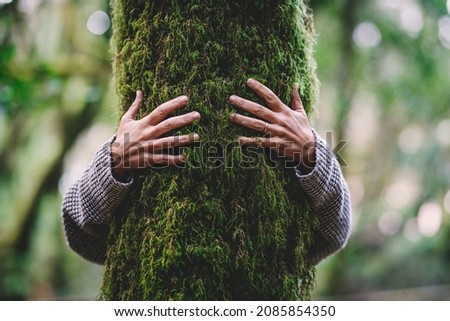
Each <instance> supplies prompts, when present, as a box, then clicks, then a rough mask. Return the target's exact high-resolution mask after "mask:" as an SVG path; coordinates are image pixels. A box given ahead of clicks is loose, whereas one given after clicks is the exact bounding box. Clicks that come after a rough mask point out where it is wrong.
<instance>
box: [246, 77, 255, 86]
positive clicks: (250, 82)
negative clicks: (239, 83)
mask: <svg viewBox="0 0 450 321" xmlns="http://www.w3.org/2000/svg"><path fill="white" fill-rule="evenodd" d="M254 83H255V80H254V79H253V78H249V79H248V80H247V85H249V86H251V85H253V84H254Z"/></svg>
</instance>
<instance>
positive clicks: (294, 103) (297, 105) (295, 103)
mask: <svg viewBox="0 0 450 321" xmlns="http://www.w3.org/2000/svg"><path fill="white" fill-rule="evenodd" d="M291 108H292V109H293V110H296V111H301V110H303V103H302V100H301V99H300V95H299V93H298V84H297V83H295V84H294V88H293V90H292V96H291Z"/></svg>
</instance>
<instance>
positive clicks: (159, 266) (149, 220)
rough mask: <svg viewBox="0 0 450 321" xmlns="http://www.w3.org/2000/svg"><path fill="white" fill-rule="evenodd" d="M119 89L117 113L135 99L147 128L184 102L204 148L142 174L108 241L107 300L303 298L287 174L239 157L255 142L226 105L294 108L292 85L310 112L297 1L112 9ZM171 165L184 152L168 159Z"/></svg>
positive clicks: (305, 242) (121, 2)
mask: <svg viewBox="0 0 450 321" xmlns="http://www.w3.org/2000/svg"><path fill="white" fill-rule="evenodd" d="M112 8H113V27H114V35H113V54H114V63H113V67H114V80H115V87H116V90H117V93H118V96H119V106H120V107H119V108H120V112H121V113H123V112H124V111H125V109H126V108H128V106H129V105H130V104H131V102H132V101H133V99H134V93H135V91H136V90H137V89H141V90H143V92H144V97H145V103H144V105H143V107H142V108H141V109H142V110H141V116H143V115H145V114H147V113H149V112H150V111H151V110H152V109H154V108H155V107H157V106H158V105H159V104H161V103H162V102H165V101H167V100H169V99H172V98H174V97H176V96H178V95H182V94H185V95H187V96H189V98H190V104H189V106H188V107H187V108H186V109H184V110H183V111H182V112H183V113H184V112H187V111H190V110H197V111H199V112H200V113H201V114H202V120H201V121H200V122H199V123H198V124H194V125H192V126H189V127H188V128H184V129H182V130H179V131H178V132H180V133H188V132H197V133H198V134H199V135H200V137H201V139H202V142H201V143H199V144H198V145H196V146H193V147H189V148H187V149H186V152H187V155H188V159H189V161H188V163H187V164H186V166H185V167H184V168H159V169H158V168H151V169H147V170H142V171H140V172H139V173H136V181H137V188H136V189H135V190H134V191H133V192H132V194H131V195H130V197H129V198H128V199H127V201H126V202H125V203H124V204H123V206H122V207H121V209H120V211H119V213H118V214H117V216H116V217H115V220H114V223H113V227H112V229H111V235H110V244H109V250H108V257H107V262H106V270H105V276H104V284H103V287H102V295H101V298H102V299H105V300H172V299H173V300H241V299H243V300H296V299H308V298H309V293H310V290H311V287H312V283H313V279H314V267H313V266H312V264H311V263H310V261H309V259H308V257H309V256H308V249H309V247H310V245H311V241H312V240H311V235H312V232H311V229H312V226H313V224H314V222H313V219H312V217H311V216H310V215H309V212H308V208H307V204H306V203H305V200H304V199H303V195H302V193H301V191H300V188H299V186H298V182H297V181H296V178H295V175H294V171H293V169H292V168H285V167H286V165H287V166H288V167H289V164H287V163H285V162H283V160H282V159H277V158H276V157H275V156H274V155H271V154H270V153H269V152H268V151H267V150H255V149H253V150H251V149H241V148H240V147H239V146H238V144H237V143H235V138H236V136H237V135H243V134H245V135H256V134H257V133H255V132H251V131H250V130H246V129H244V128H242V127H239V126H236V125H234V124H233V123H231V122H230V121H229V119H228V117H229V114H230V113H231V112H232V111H233V110H234V109H233V108H232V107H231V106H229V105H228V104H227V103H226V98H227V96H228V95H229V94H230V93H235V94H238V95H241V96H244V97H247V98H251V99H254V100H257V101H260V99H259V98H257V97H255V95H254V94H253V93H252V92H250V90H249V89H248V88H246V86H245V82H246V80H247V79H248V78H249V77H254V78H256V79H258V80H260V81H261V82H263V83H265V84H266V85H267V86H269V87H270V88H271V89H273V90H274V92H275V93H276V94H277V95H279V96H280V98H281V99H282V100H283V101H285V102H286V103H289V101H290V93H291V91H292V86H293V84H294V83H295V82H297V83H299V84H300V94H301V97H302V99H303V103H304V105H305V109H306V110H307V113H310V112H311V111H312V109H313V106H314V105H315V102H316V87H317V86H316V83H317V82H316V78H315V69H314V67H315V64H314V60H313V58H312V52H311V47H312V42H313V41H312V35H311V33H312V32H311V19H310V17H309V16H308V14H307V10H306V6H305V4H304V3H303V1H298V0H279V1H269V0H260V1H249V0H204V1H200V0H190V1H148V0H113V1H112ZM172 152H174V153H177V152H181V151H179V150H173V151H172Z"/></svg>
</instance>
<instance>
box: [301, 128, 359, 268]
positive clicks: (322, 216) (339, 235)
mask: <svg viewBox="0 0 450 321" xmlns="http://www.w3.org/2000/svg"><path fill="white" fill-rule="evenodd" d="M316 140H317V146H316V164H315V167H314V169H313V170H312V171H311V172H310V173H308V174H306V175H302V174H301V173H300V172H299V171H297V176H298V177H299V181H300V184H301V186H302V188H303V190H304V192H305V193H306V194H307V197H308V199H309V201H310V206H311V210H312V212H313V213H314V216H315V217H316V218H317V223H318V226H317V229H316V230H315V233H314V235H315V237H314V244H313V247H312V249H311V254H312V258H313V261H314V262H315V263H318V262H319V261H320V260H322V259H324V258H325V257H327V256H329V255H330V254H332V253H334V252H336V251H338V250H339V249H341V248H342V247H344V246H345V244H346V243H347V240H348V238H349V235H350V230H351V205H350V196H349V192H348V188H347V184H346V182H345V179H344V178H343V176H342V172H341V169H340V165H339V163H338V162H337V160H336V158H335V157H334V155H333V154H332V152H331V151H330V150H329V148H328V147H327V146H326V142H325V141H323V140H322V139H321V138H320V137H318V136H317V135H316Z"/></svg>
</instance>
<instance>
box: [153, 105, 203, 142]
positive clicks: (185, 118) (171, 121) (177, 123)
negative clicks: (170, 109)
mask: <svg viewBox="0 0 450 321" xmlns="http://www.w3.org/2000/svg"><path fill="white" fill-rule="evenodd" d="M200 118H201V116H200V114H199V113H198V112H196V111H193V112H190V113H187V114H184V115H180V116H174V117H170V118H168V119H166V120H164V121H162V122H161V123H159V124H158V125H156V126H155V127H154V135H155V137H160V136H162V135H164V134H166V133H168V132H170V131H171V130H173V129H177V128H180V127H184V126H187V125H190V124H192V123H193V122H194V121H197V120H200Z"/></svg>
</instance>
